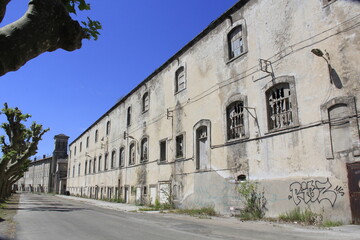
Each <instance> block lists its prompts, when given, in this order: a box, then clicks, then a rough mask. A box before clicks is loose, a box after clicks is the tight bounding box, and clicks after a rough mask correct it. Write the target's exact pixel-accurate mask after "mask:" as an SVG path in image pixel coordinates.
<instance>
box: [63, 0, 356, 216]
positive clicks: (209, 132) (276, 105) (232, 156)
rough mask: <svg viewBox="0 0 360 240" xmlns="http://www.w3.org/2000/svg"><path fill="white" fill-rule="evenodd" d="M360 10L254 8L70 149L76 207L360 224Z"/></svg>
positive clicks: (161, 72) (270, 4)
mask: <svg viewBox="0 0 360 240" xmlns="http://www.w3.org/2000/svg"><path fill="white" fill-rule="evenodd" d="M359 62H360V4H359V2H358V1H345V0H311V1H300V0H291V1H289V0H276V1H275V0H263V1H257V0H248V1H246V0H241V1H239V2H238V3H236V4H235V5H234V6H233V7H232V8H230V9H229V10H228V11H227V12H225V13H224V14H223V15H222V16H220V17H219V18H218V19H216V20H215V21H213V22H212V23H211V24H210V25H209V26H208V27H207V28H206V29H204V30H203V31H202V32H201V33H200V34H199V35H198V36H196V37H195V38H194V39H193V40H192V41H190V42H189V43H188V44H187V45H186V46H184V47H183V48H182V49H181V50H179V51H178V52H177V53H176V54H175V55H174V56H173V57H171V58H170V59H169V60H168V61H167V62H165V63H164V64H163V65H162V66H160V67H159V68H158V69H157V70H156V71H155V72H153V73H152V74H151V75H150V76H149V77H147V78H146V79H145V80H144V81H143V82H141V83H140V84H139V85H138V86H137V87H136V88H135V89H133V90H132V91H131V92H130V93H129V94H128V95H127V96H125V97H124V98H122V99H121V100H120V101H119V102H118V103H117V104H115V105H114V106H113V107H112V108H111V109H109V110H108V111H107V112H105V113H104V115H103V116H101V117H100V118H99V119H98V120H97V121H96V122H94V123H93V124H92V125H91V126H90V127H89V128H88V129H87V130H86V131H84V132H83V133H82V134H81V135H80V136H78V137H77V138H76V139H75V140H74V141H73V142H72V143H71V144H70V159H69V165H68V187H67V189H68V190H69V191H70V193H71V194H74V195H82V196H87V197H92V198H121V199H124V200H125V201H126V202H131V203H134V202H138V203H147V204H150V203H154V202H155V200H156V199H158V200H159V201H160V202H166V201H168V200H173V201H174V202H175V204H177V206H179V207H183V208H192V207H203V206H214V207H215V209H216V210H217V211H219V212H223V213H226V212H229V209H230V207H232V206H239V205H240V201H239V199H240V196H239V193H238V191H237V187H238V184H239V182H241V181H248V180H249V181H255V182H257V183H258V186H259V190H261V191H264V193H265V198H266V200H267V208H268V211H267V212H266V214H267V216H277V215H278V214H281V213H284V212H286V211H290V210H293V209H294V208H295V207H297V206H299V207H301V208H303V209H305V208H310V209H311V210H312V211H314V212H318V213H321V214H322V215H323V216H324V218H327V219H332V220H340V221H345V222H349V221H359V217H360V213H359V211H360V210H359V205H360V200H359V194H360V193H359V192H360V190H359V178H360V171H359V170H360V159H359V156H360V142H359V126H358V118H359V113H358V110H357V106H359V99H360V98H359V97H360V94H359V93H360V91H359V90H360V84H359V80H360V68H359V67H358V64H359Z"/></svg>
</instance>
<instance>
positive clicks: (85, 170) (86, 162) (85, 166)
mask: <svg viewBox="0 0 360 240" xmlns="http://www.w3.org/2000/svg"><path fill="white" fill-rule="evenodd" d="M87 164H88V162H87V161H85V169H84V174H85V175H86V173H87V172H86V171H87Z"/></svg>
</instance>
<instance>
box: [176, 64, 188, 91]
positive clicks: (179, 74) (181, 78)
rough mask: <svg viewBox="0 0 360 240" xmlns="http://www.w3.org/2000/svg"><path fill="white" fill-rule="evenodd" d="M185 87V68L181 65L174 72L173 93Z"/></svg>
mask: <svg viewBox="0 0 360 240" xmlns="http://www.w3.org/2000/svg"><path fill="white" fill-rule="evenodd" d="M185 88H186V81H185V69H184V67H183V66H181V67H179V68H178V70H176V72H175V93H177V92H180V91H181V90H183V89H185Z"/></svg>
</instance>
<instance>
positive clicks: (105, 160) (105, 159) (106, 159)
mask: <svg viewBox="0 0 360 240" xmlns="http://www.w3.org/2000/svg"><path fill="white" fill-rule="evenodd" d="M107 162H108V154H107V153H106V154H105V157H104V171H105V170H107V168H108V165H107Z"/></svg>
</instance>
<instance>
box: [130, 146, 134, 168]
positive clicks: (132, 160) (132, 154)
mask: <svg viewBox="0 0 360 240" xmlns="http://www.w3.org/2000/svg"><path fill="white" fill-rule="evenodd" d="M133 164H135V143H131V144H130V147H129V165H133Z"/></svg>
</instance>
